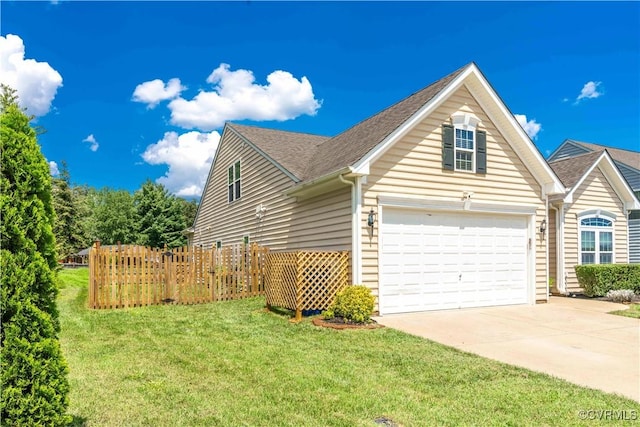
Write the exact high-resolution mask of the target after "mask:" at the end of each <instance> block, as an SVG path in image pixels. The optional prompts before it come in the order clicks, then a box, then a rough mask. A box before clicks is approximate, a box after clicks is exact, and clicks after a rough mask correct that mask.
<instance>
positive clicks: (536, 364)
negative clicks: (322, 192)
mask: <svg viewBox="0 0 640 427" xmlns="http://www.w3.org/2000/svg"><path fill="white" fill-rule="evenodd" d="M625 308H626V306H625V305H623V304H614V303H609V302H604V301H593V300H585V299H576V298H565V297H551V300H550V302H549V303H548V304H537V305H534V306H522V305H521V306H508V307H491V308H474V309H463V310H447V311H432V312H425V313H409V314H393V315H387V316H381V317H376V318H375V320H376V321H377V322H378V323H381V324H383V325H385V326H387V327H390V328H395V329H398V330H401V331H404V332H408V333H410V334H413V335H417V336H420V337H424V338H428V339H430V340H433V341H436V342H439V343H442V344H445V345H448V346H451V347H455V348H458V349H460V350H463V351H467V352H470V353H475V354H478V355H480V356H484V357H487V358H489V359H494V360H499V361H501V362H504V363H509V364H511V365H516V366H521V367H524V368H527V369H531V370H533V371H538V372H544V373H546V374H550V375H553V376H555V377H559V378H563V379H565V380H567V381H570V382H572V383H575V384H579V385H581V386H586V387H590V388H595V389H599V390H603V391H606V392H608V393H616V394H620V395H623V396H626V397H629V398H631V399H633V400H635V401H640V320H638V319H631V318H627V317H622V316H615V315H612V314H607V313H608V312H609V311H613V310H620V309H625Z"/></svg>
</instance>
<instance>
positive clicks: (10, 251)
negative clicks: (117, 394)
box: [0, 86, 71, 426]
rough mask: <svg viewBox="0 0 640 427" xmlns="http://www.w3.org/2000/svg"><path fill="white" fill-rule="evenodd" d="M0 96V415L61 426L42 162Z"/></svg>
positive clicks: (11, 103)
mask: <svg viewBox="0 0 640 427" xmlns="http://www.w3.org/2000/svg"><path fill="white" fill-rule="evenodd" d="M2 91H3V92H2V94H0V108H1V111H0V156H1V159H0V164H1V165H2V168H1V173H0V218H2V220H1V221H0V248H2V249H0V283H1V286H0V295H1V298H0V313H1V315H2V319H1V325H2V328H1V329H0V353H1V355H2V356H1V358H0V393H1V399H0V420H2V425H7V426H63V425H66V424H68V423H69V422H70V421H71V417H70V416H68V415H67V414H66V410H67V406H68V392H69V383H68V381H67V371H68V368H67V364H66V362H65V360H64V358H63V356H62V351H61V349H60V343H59V342H58V332H59V329H60V324H59V322H58V310H57V308H56V295H57V293H58V289H57V287H56V277H55V268H56V266H57V255H56V242H55V239H54V236H53V231H52V229H53V222H54V212H53V205H52V202H51V176H50V175H49V166H48V165H47V162H46V160H45V158H44V156H43V155H42V153H41V152H40V147H39V145H38V143H37V139H36V133H35V131H34V129H33V128H32V127H31V126H30V124H29V117H27V116H26V115H25V114H24V113H23V112H22V111H21V110H20V109H19V107H18V105H17V103H16V100H15V97H14V96H13V94H12V93H11V91H10V90H8V89H7V88H6V87H5V86H2Z"/></svg>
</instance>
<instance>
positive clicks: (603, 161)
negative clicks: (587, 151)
mask: <svg viewBox="0 0 640 427" xmlns="http://www.w3.org/2000/svg"><path fill="white" fill-rule="evenodd" d="M596 167H599V168H600V170H601V171H602V174H603V175H604V176H605V178H607V180H608V181H609V184H611V187H612V188H613V191H615V193H616V194H617V196H618V197H619V198H620V201H622V203H623V204H624V206H625V208H626V209H627V210H629V209H640V203H639V202H638V200H637V199H636V197H635V194H634V193H633V190H632V189H631V187H629V184H628V183H627V181H626V180H625V179H624V177H623V176H622V174H621V173H620V170H619V169H618V167H617V166H616V165H615V163H613V159H612V158H611V156H610V155H609V153H608V152H607V151H606V150H605V151H603V152H602V154H601V155H600V157H598V159H597V160H596V161H595V162H593V164H592V165H591V167H590V168H589V169H588V170H587V171H586V172H585V173H584V174H583V175H582V177H581V178H580V180H579V181H578V182H577V183H576V185H574V186H573V188H572V189H571V191H569V193H567V195H566V196H565V198H564V201H565V202H566V203H573V193H574V192H575V191H576V190H577V189H578V188H579V187H580V186H581V185H582V183H583V182H584V180H585V179H587V177H588V176H589V175H590V174H591V173H592V172H593V171H594V169H595V168H596Z"/></svg>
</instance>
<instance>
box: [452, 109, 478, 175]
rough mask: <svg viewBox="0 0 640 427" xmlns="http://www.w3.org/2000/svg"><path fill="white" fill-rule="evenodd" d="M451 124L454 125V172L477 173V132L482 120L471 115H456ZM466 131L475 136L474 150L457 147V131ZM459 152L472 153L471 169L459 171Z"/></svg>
mask: <svg viewBox="0 0 640 427" xmlns="http://www.w3.org/2000/svg"><path fill="white" fill-rule="evenodd" d="M451 122H452V123H453V170H454V171H456V172H467V173H473V174H475V173H476V156H477V148H478V145H477V144H478V142H477V138H476V135H477V132H476V128H477V126H478V123H480V119H479V118H478V117H476V116H475V115H473V114H471V113H456V114H454V115H453V116H451ZM457 129H460V130H466V131H471V132H472V135H473V149H471V150H470V149H468V148H458V146H457V145H456V130H457ZM458 151H461V152H464V153H471V169H458V167H457V161H456V159H457V156H456V154H457V153H458Z"/></svg>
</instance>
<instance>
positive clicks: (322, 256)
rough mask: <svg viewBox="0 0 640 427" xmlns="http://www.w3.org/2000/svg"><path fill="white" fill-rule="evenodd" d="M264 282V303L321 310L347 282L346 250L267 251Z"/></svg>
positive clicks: (299, 315) (298, 313) (298, 314)
mask: <svg viewBox="0 0 640 427" xmlns="http://www.w3.org/2000/svg"><path fill="white" fill-rule="evenodd" d="M264 272H265V275H264V282H265V296H266V303H267V307H270V306H276V307H283V308H287V309H289V310H295V312H296V320H298V321H299V320H301V318H302V311H304V310H324V309H326V308H328V307H329V304H331V302H333V299H334V297H335V295H336V293H338V292H339V291H341V290H342V289H343V288H344V287H345V286H347V285H348V284H349V252H348V251H342V252H310V251H296V252H271V253H268V254H266V256H265V263H264Z"/></svg>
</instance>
